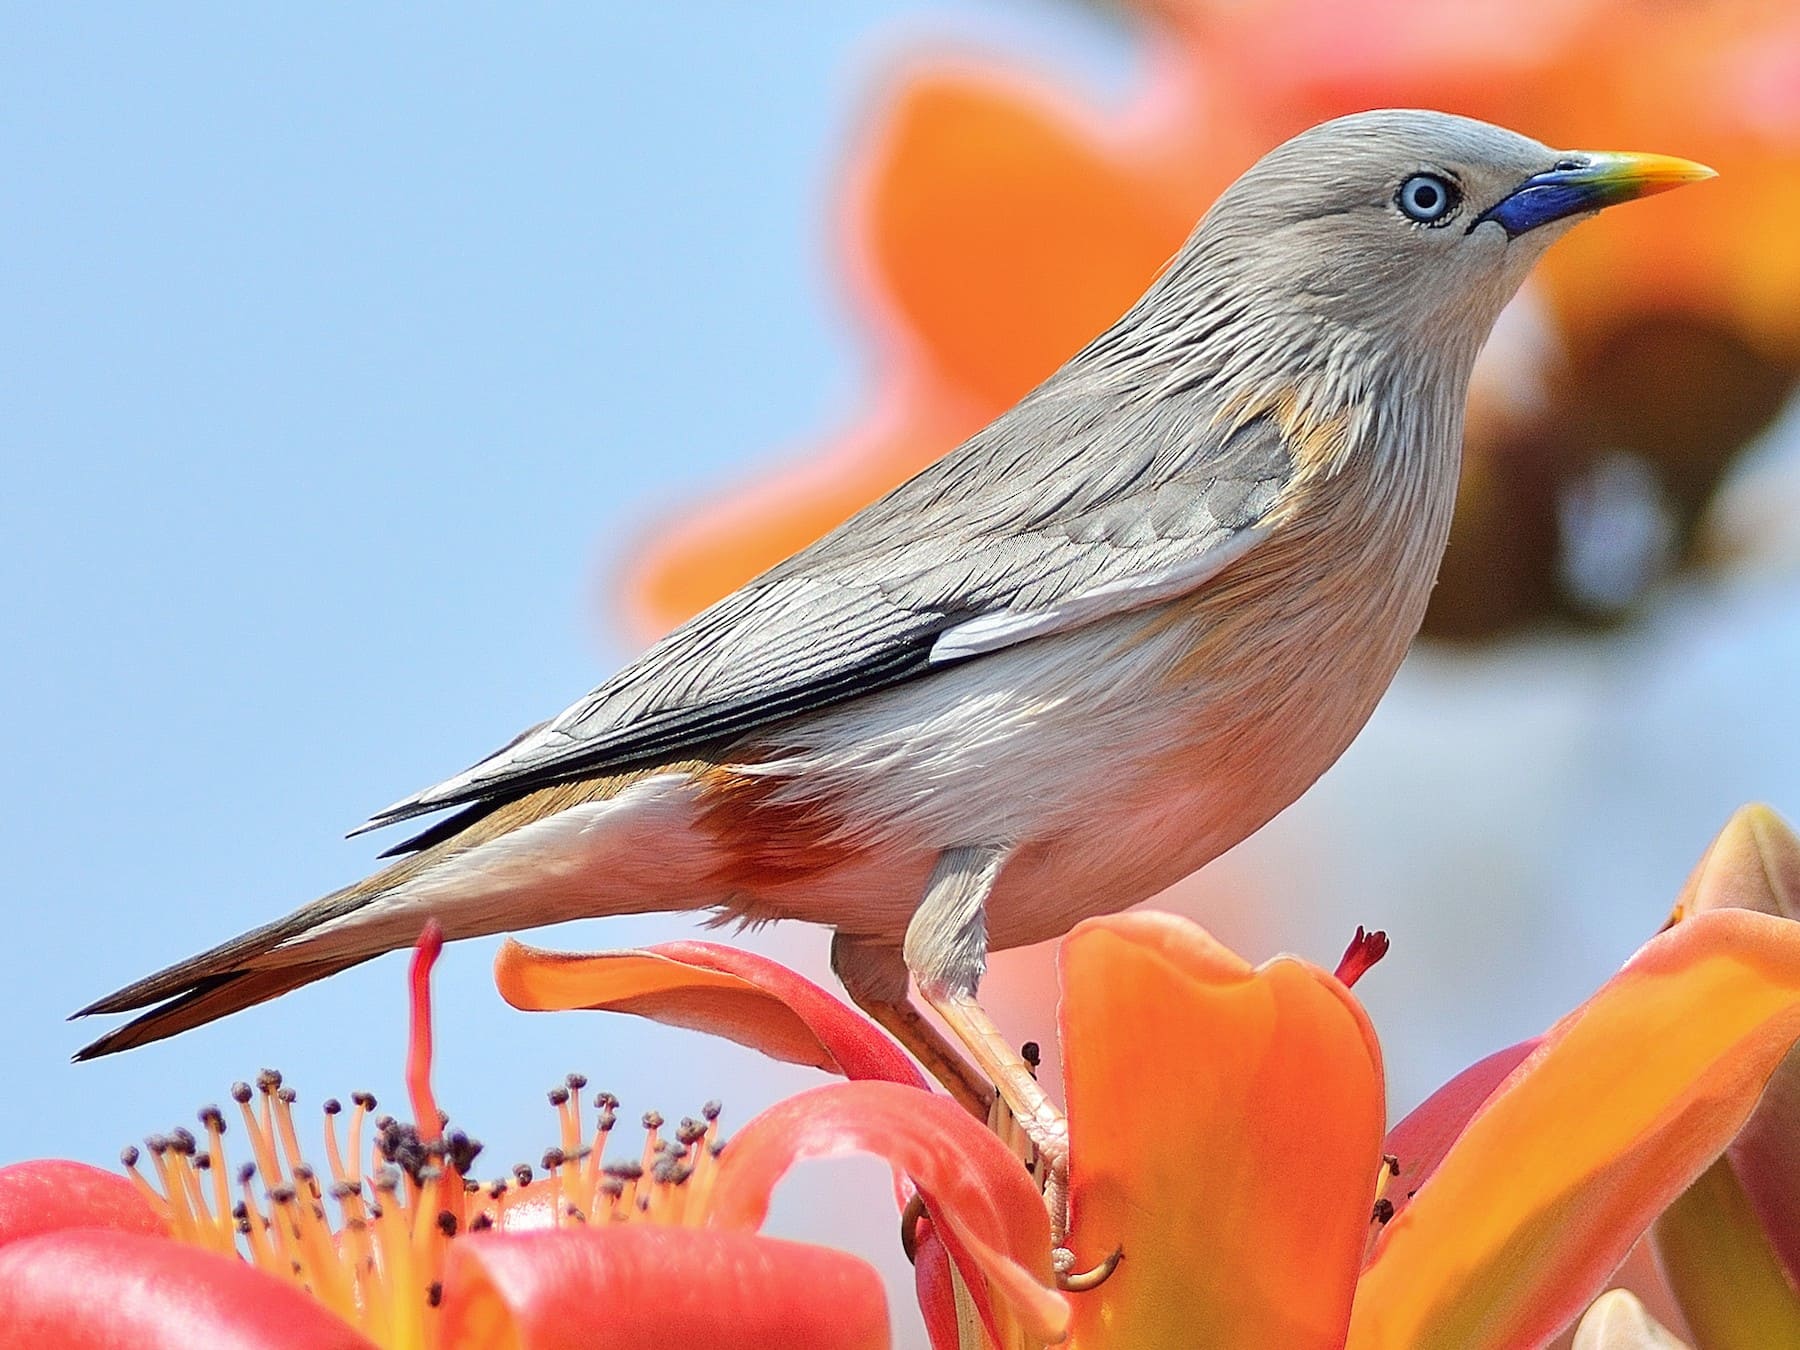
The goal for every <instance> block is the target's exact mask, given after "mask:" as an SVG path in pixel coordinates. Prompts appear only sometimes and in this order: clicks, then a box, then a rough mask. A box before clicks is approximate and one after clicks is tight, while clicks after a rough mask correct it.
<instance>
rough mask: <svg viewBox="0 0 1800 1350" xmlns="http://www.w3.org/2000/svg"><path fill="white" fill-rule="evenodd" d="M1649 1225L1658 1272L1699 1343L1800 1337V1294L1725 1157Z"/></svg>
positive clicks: (1736, 1345) (1715, 1345)
mask: <svg viewBox="0 0 1800 1350" xmlns="http://www.w3.org/2000/svg"><path fill="white" fill-rule="evenodd" d="M1651 1231H1652V1233H1653V1234H1654V1236H1655V1242H1656V1257H1657V1261H1658V1262H1659V1263H1660V1264H1661V1266H1662V1269H1663V1276H1664V1278H1665V1279H1667V1280H1668V1283H1669V1288H1670V1289H1671V1290H1672V1291H1673V1292H1674V1295H1675V1300H1676V1302H1677V1303H1679V1304H1680V1305H1681V1314H1682V1316H1683V1317H1685V1318H1686V1319H1687V1324H1688V1327H1689V1328H1690V1329H1691V1330H1692V1331H1693V1333H1694V1336H1695V1337H1696V1339H1698V1340H1699V1342H1700V1344H1702V1345H1704V1346H1706V1347H1707V1350H1759V1347H1763V1346H1775V1345H1794V1344H1797V1343H1800V1296H1796V1294H1795V1292H1794V1286H1793V1285H1791V1284H1789V1283H1788V1278H1787V1276H1786V1274H1785V1273H1783V1271H1782V1269H1781V1262H1780V1260H1779V1259H1777V1257H1776V1255H1775V1252H1774V1250H1773V1249H1772V1248H1771V1247H1770V1246H1769V1241H1768V1238H1767V1237H1765V1236H1764V1234H1763V1231H1762V1226H1761V1225H1760V1224H1759V1223H1758V1222H1757V1218H1756V1213H1755V1211H1754V1210H1752V1209H1751V1207H1750V1199H1749V1197H1748V1196H1747V1195H1745V1194H1744V1188H1743V1187H1742V1186H1740V1185H1739V1184H1738V1179H1737V1176H1736V1174H1734V1173H1733V1171H1732V1170H1731V1163H1730V1162H1729V1161H1728V1160H1727V1159H1725V1158H1720V1159H1719V1160H1718V1161H1717V1162H1715V1163H1714V1164H1713V1165H1712V1166H1711V1167H1709V1168H1707V1169H1706V1171H1705V1172H1704V1173H1702V1174H1701V1177H1700V1180H1698V1181H1696V1182H1695V1183H1694V1184H1693V1185H1692V1186H1689V1187H1688V1188H1687V1190H1686V1191H1685V1192H1683V1193H1682V1195H1681V1198H1680V1199H1678V1200H1676V1201H1675V1203H1674V1204H1672V1205H1670V1206H1669V1208H1668V1209H1667V1210H1665V1211H1664V1212H1663V1215H1662V1217H1661V1218H1659V1219H1658V1220H1657V1221H1656V1227H1655V1228H1654V1229H1652V1230H1651Z"/></svg>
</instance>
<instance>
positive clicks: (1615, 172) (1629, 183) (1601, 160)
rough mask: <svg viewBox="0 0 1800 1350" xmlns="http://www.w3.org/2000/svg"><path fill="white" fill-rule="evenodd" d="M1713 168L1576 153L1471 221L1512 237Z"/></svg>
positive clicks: (1696, 178)
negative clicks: (1487, 223)
mask: <svg viewBox="0 0 1800 1350" xmlns="http://www.w3.org/2000/svg"><path fill="white" fill-rule="evenodd" d="M1714 176H1715V175H1714V173H1713V171H1712V170H1711V169H1709V168H1707V167H1706V166H1705V165H1704V164H1695V163H1694V162H1693V161H1692V160H1686V159H1675V158H1674V157H1672V156H1670V155H1625V154H1609V153H1594V154H1572V155H1565V156H1564V157H1563V158H1561V159H1559V160H1557V161H1556V164H1555V166H1554V167H1553V168H1551V169H1549V170H1547V171H1546V172H1544V173H1539V174H1533V175H1532V176H1531V177H1530V178H1527V179H1526V180H1525V181H1524V182H1523V183H1521V184H1519V186H1518V187H1516V188H1514V189H1513V190H1512V191H1511V192H1510V193H1508V194H1507V195H1506V196H1504V197H1502V198H1501V199H1500V200H1499V201H1497V202H1495V203H1494V205H1492V206H1490V207H1489V208H1488V209H1487V210H1485V211H1483V212H1482V213H1481V214H1480V215H1479V216H1477V217H1476V218H1475V219H1474V220H1473V221H1472V222H1471V223H1470V225H1469V230H1468V232H1469V233H1473V232H1474V230H1475V227H1476V226H1478V225H1482V224H1485V223H1486V222H1488V221H1490V220H1491V221H1493V222H1494V223H1495V224H1497V225H1498V226H1500V228H1501V229H1503V230H1505V231H1506V237H1507V238H1508V239H1517V238H1518V237H1519V236H1520V235H1522V234H1526V233H1528V232H1530V231H1532V230H1535V229H1537V228H1538V227H1539V226H1541V225H1548V224H1550V223H1551V222H1552V221H1557V220H1563V219H1566V218H1567V217H1569V216H1575V215H1582V214H1584V213H1586V212H1589V211H1598V210H1601V209H1602V208H1603V207H1608V206H1616V205H1618V204H1619V203H1620V202H1628V201H1633V200H1635V199H1637V198H1639V197H1648V196H1650V195H1651V194H1652V193H1655V192H1667V191H1668V190H1669V189H1670V188H1677V187H1680V186H1681V185H1682V184H1684V183H1697V182H1700V181H1701V180H1702V179H1706V178H1712V177H1714Z"/></svg>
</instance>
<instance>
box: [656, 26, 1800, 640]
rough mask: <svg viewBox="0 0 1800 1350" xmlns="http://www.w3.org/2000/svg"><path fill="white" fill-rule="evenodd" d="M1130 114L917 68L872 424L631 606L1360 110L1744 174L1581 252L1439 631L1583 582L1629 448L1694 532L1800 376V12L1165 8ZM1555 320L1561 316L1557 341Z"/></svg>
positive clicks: (885, 138)
mask: <svg viewBox="0 0 1800 1350" xmlns="http://www.w3.org/2000/svg"><path fill="white" fill-rule="evenodd" d="M1138 8H1140V9H1141V10H1143V11H1144V12H1145V16H1146V18H1147V20H1148V24H1147V29H1146V40H1147V44H1148V53H1147V55H1148V62H1147V65H1148V71H1149V74H1148V76H1147V78H1146V80H1145V84H1144V87H1143V88H1142V89H1141V90H1140V91H1139V92H1138V95H1137V97H1136V98H1135V99H1134V100H1133V101H1131V102H1130V103H1129V104H1128V106H1126V107H1125V108H1124V109H1123V110H1121V111H1117V112H1112V111H1106V110H1102V109H1100V108H1097V107H1093V106H1090V105H1088V104H1085V103H1083V102H1082V101H1081V100H1079V99H1077V98H1075V97H1072V96H1071V95H1069V94H1068V93H1066V92H1064V91H1063V90H1062V89H1060V88H1058V87H1057V86H1056V85H1055V84H1053V83H1052V82H1051V81H1050V80H1048V79H1046V78H1044V77H1041V76H1036V75H1033V74H1031V73H1030V72H1028V71H1024V70H1021V69H1019V68H1017V67H1015V66H1013V65H1009V64H1002V63H996V62H981V61H973V60H966V59H964V60H944V59H935V60H929V61H923V62H919V61H915V62H914V63H912V64H911V65H909V66H908V67H906V68H905V69H904V70H902V71H901V72H899V73H898V74H897V75H896V76H895V78H894V79H893V82H892V84H891V86H890V88H889V89H888V90H887V91H886V92H885V93H884V94H883V95H882V96H881V97H880V98H879V99H878V109H877V111H876V113H875V115H874V116H873V117H872V118H871V119H869V122H870V126H871V130H870V131H869V132H868V133H867V134H866V135H865V137H864V139H863V141H862V143H861V144H860V145H859V147H858V148H857V150H856V151H855V152H854V154H853V156H852V161H851V163H852V168H851V172H850V175H849V188H848V193H847V198H848V200H847V204H846V209H845V211H844V216H845V232H846V234H847V235H848V250H847V252H848V254H849V257H850V273H851V282H852V287H853V291H854V295H855V299H856V301H857V306H858V309H859V310H860V312H861V314H862V316H863V318H864V320H865V324H866V327H867V328H868V330H869V333H870V338H871V342H872V345H873V347H874V349H875V352H876V362H875V371H876V374H875V381H874V387H873V391H872V394H871V396H870V398H869V400H868V411H866V412H865V413H864V414H863V415H862V416H860V417H859V418H857V419H855V420H854V421H853V422H852V424H851V425H850V426H849V427H848V428H846V429H844V430H842V431H840V432H837V433H835V434H833V435H831V436H829V437H827V438H826V439H825V440H824V442H823V443H822V444H821V445H819V446H817V447H815V448H812V449H809V450H806V451H803V452H802V453H801V454H800V455H799V456H797V457H796V464H795V466H794V467H791V468H789V469H787V470H785V471H783V472H780V473H777V474H774V475H770V476H767V477H764V478H760V479H758V480H757V481H755V482H753V483H752V484H751V485H750V486H749V487H748V488H747V489H745V488H742V487H738V488H734V489H733V490H732V491H731V492H730V493H728V494H724V495H722V496H720V497H719V498H717V499H715V500H714V501H713V502H711V503H709V504H708V505H706V506H705V507H703V508H702V509H701V510H699V511H698V512H696V513H693V514H690V515H686V516H684V517H683V518H682V519H681V520H679V521H677V522H675V523H673V524H672V525H670V526H668V527H667V528H665V529H664V530H662V531H660V532H659V533H658V534H657V536H656V537H655V538H654V539H652V540H650V541H648V542H647V545H646V547H645V548H644V549H643V550H642V551H640V552H639V554H638V555H637V557H636V559H635V561H634V563H633V569H632V571H631V573H630V575H629V576H628V577H627V578H626V586H625V593H626V601H627V605H628V608H629V615H630V618H631V620H632V622H633V624H634V625H635V627H636V628H637V629H638V630H639V631H640V632H641V633H644V634H651V633H656V632H660V631H662V630H663V629H665V628H667V627H668V626H670V625H671V624H673V623H675V622H677V621H679V620H681V619H684V618H686V617H687V616H688V615H690V614H692V613H693V612H695V611H696V610H697V609H699V608H701V607H702V606H703V605H704V604H706V603H708V602H710V601H711V600H713V599H716V598H717V597H718V596H720V595H722V594H724V593H725V592H727V591H729V590H731V589H733V588H734V587H736V586H737V585H739V584H741V583H742V582H744V581H746V580H748V579H749V578H750V577H751V576H753V575H755V574H756V573H757V572H759V571H761V570H762V569H763V568H765V567H767V566H769V565H770V564H772V563H774V562H776V561H778V560H779V559H781V558H782V557H784V556H786V555H787V554H788V553H790V552H792V551H793V550H795V549H797V548H799V547H801V546H803V545H805V544H807V543H809V542H811V541H812V540H813V539H815V538H816V537H818V535H820V534H821V533H823V532H824V531H825V530H826V529H827V528H829V527H830V526H832V525H834V524H836V523H837V522H838V521H840V520H842V519H843V518H844V517H845V516H847V515H849V514H850V513H851V512H852V511H854V510H856V509H857V508H859V507H861V506H862V505H864V504H866V503H867V502H869V501H871V500H873V499H874V498H875V497H876V496H877V495H879V494H880V493H881V492H883V491H885V490H886V489H888V488H890V487H892V486H893V485H894V484H896V483H898V482H900V481H901V480H903V479H904V478H906V477H908V476H910V475H911V474H912V473H914V472H916V471H917V470H918V469H919V468H921V467H923V466H924V465H925V464H927V463H929V462H930V461H932V460H933V459H936V458H937V457H938V456H940V455H942V454H943V453H944V452H946V451H947V450H949V449H951V448H952V447H953V446H955V445H956V444H957V443H958V442H959V441H960V440H962V439H963V438H964V437H966V436H967V435H969V434H970V433H971V432H973V431H975V430H976V429H978V428H979V427H980V426H981V425H982V424H984V423H985V422H987V421H989V420H990V419H992V418H993V417H994V416H995V415H997V414H998V413H999V412H1001V411H1002V410H1003V409H1005V408H1006V407H1007V406H1008V405H1009V404H1011V403H1012V402H1014V401H1015V400H1016V399H1018V398H1019V396H1020V395H1022V394H1023V393H1025V392H1026V391H1027V390H1028V389H1030V388H1031V387H1032V386H1033V385H1034V384H1036V383H1037V382H1038V381H1039V380H1041V379H1043V378H1044V377H1045V376H1046V375H1048V374H1049V373H1050V372H1051V371H1052V370H1053V369H1054V368H1055V367H1056V366H1057V365H1058V364H1060V363H1061V362H1062V361H1063V360H1064V359H1066V358H1067V357H1068V356H1069V355H1070V354H1071V353H1073V352H1074V351H1075V350H1076V349H1077V348H1078V347H1079V346H1080V345H1081V344H1082V343H1084V342H1086V341H1087V340H1088V339H1089V338H1090V337H1092V336H1093V335H1094V334H1095V333H1097V332H1099V331H1101V329H1103V328H1104V327H1105V326H1106V325H1107V324H1109V323H1111V322H1112V321H1113V320H1114V319H1115V318H1116V317H1117V316H1118V315H1119V314H1121V313H1122V312H1123V311H1124V310H1125V308H1126V307H1127V306H1128V305H1129V304H1130V302H1131V301H1132V300H1134V299H1135V298H1136V297H1137V295H1138V294H1139V293H1140V292H1141V291H1142V290H1143V288H1144V287H1145V285H1146V284H1147V283H1148V282H1149V280H1150V278H1151V277H1152V276H1154V275H1155V273H1156V271H1157V270H1158V269H1159V268H1160V267H1161V266H1162V265H1163V263H1164V262H1165V261H1166V260H1167V259H1168V258H1169V256H1170V255H1171V254H1172V253H1173V252H1174V251H1175V249H1176V248H1177V247H1178V246H1179V244H1180V243H1181V241H1182V239H1183V238H1184V237H1185V236H1186V234H1187V232H1188V231H1189V230H1190V229H1191V228H1192V226H1193V223H1194V222H1195V220H1197V219H1198V218H1199V216H1200V215H1201V213H1202V212H1203V211H1204V209H1205V207H1206V206H1207V205H1208V204H1209V203H1210V202H1211V200H1212V199H1213V197H1214V196H1216V195H1217V193H1218V192H1219V190H1220V189H1221V188H1223V187H1224V186H1225V185H1226V184H1227V183H1228V182H1229V181H1230V180H1231V179H1232V178H1233V177H1235V176H1236V175H1237V174H1238V173H1239V172H1241V171H1242V170H1243V169H1244V168H1246V167H1248V165H1249V164H1250V163H1251V162H1252V161H1253V160H1254V159H1255V158H1256V157H1257V155H1259V154H1260V153H1261V152H1262V151H1264V150H1266V149H1268V148H1269V147H1270V146H1272V145H1274V144H1275V143H1276V142H1278V141H1280V140H1282V139H1283V138H1285V137H1287V136H1289V135H1291V134H1293V133H1294V132H1297V131H1299V130H1301V129H1303V128H1304V127H1306V126H1308V125H1310V124H1312V123H1314V122H1317V121H1321V120H1323V119H1325V118H1328V117H1331V116H1335V115H1337V114H1340V113H1345V112H1351V111H1355V110H1359V109H1362V108H1368V107H1376V106H1382V105H1388V106H1420V107H1442V108H1447V109H1450V110H1453V111H1458V112H1465V113H1469V114H1472V115H1474V116H1478V117H1484V118H1487V119H1489V120H1491V121H1495V122H1500V123H1503V124H1507V125H1512V126H1517V127H1519V128H1521V129H1523V130H1527V131H1530V132H1533V133H1534V134H1536V135H1538V136H1540V137H1541V138H1543V139H1545V140H1548V141H1550V142H1552V143H1555V144H1560V145H1565V146H1583V145H1614V144H1627V145H1629V144H1641V145H1645V146H1651V145H1657V146H1661V145H1667V146H1671V147H1674V148H1675V149H1678V150H1680V151H1681V152H1682V153H1683V154H1689V155H1692V156H1694V157H1696V158H1699V159H1701V160H1704V161H1705V162H1706V163H1708V164H1711V165H1713V166H1714V167H1716V168H1717V169H1718V170H1719V171H1720V175H1721V181H1720V184H1719V191H1718V192H1716V193H1709V194H1707V196H1706V197H1705V198H1701V197H1699V196H1695V197H1694V198H1693V199H1692V200H1688V201H1678V202H1676V203H1674V204H1673V205H1671V206H1669V207H1668V208H1667V209H1659V210H1657V211H1644V212H1638V213H1635V214H1632V213H1626V214H1624V215H1621V217H1620V218H1619V219H1618V220H1616V221H1615V220H1610V219H1609V220H1608V222H1607V224H1606V227H1605V228H1604V229H1596V230H1592V231H1587V232H1577V233H1576V234H1575V235H1574V236H1572V238H1571V239H1570V240H1569V241H1568V242H1566V243H1564V244H1563V245H1561V246H1559V247H1558V248H1557V249H1555V250H1553V251H1552V253H1551V254H1550V256H1549V258H1548V259H1547V260H1546V262H1545V265H1544V267H1543V269H1541V272H1540V275H1539V277H1538V281H1537V284H1536V285H1535V287H1534V288H1533V290H1532V292H1531V293H1530V296H1529V297H1528V298H1527V301H1526V308H1527V312H1530V311H1537V312H1540V321H1539V323H1538V325H1537V326H1536V327H1534V325H1533V324H1532V323H1530V322H1520V323H1512V324H1505V325H1503V327H1502V331H1501V333H1500V334H1499V335H1498V336H1497V337H1496V339H1495V341H1494V342H1493V343H1492V344H1490V352H1489V353H1488V355H1487V357H1486V358H1485V359H1484V362H1483V364H1482V366H1481V367H1480V368H1479V369H1478V370H1477V375H1476V385H1475V389H1474V393H1473V406H1472V409H1471V417H1470V423H1469V433H1468V440H1469V456H1468V462H1467V475H1466V484H1465V490H1464V494H1463V501H1462V502H1461V508H1462V509H1461V512H1460V515H1459V520H1458V524H1457V534H1456V537H1455V540H1454V542H1453V545H1452V547H1451V550H1450V553H1449V555H1448V560H1447V563H1446V570H1445V574H1444V584H1443V585H1442V586H1441V587H1440V588H1439V592H1438V594H1437V596H1436V597H1435V598H1434V613H1433V615H1432V618H1431V619H1430V620H1429V621H1428V622H1429V623H1431V624H1433V625H1435V626H1436V627H1437V628H1438V629H1439V630H1441V631H1447V632H1482V631H1489V630H1492V629H1493V628H1496V627H1499V626H1503V625H1506V624H1510V623H1515V622H1518V621H1521V620H1523V619H1528V618H1530V617H1532V616H1534V615H1536V614H1540V613H1543V612H1545V611H1546V609H1553V608H1564V609H1568V608H1571V607H1574V608H1575V609H1577V610H1579V608H1580V604H1581V603H1582V601H1581V598H1580V596H1578V595H1575V594H1573V593H1570V592H1568V591H1567V589H1566V584H1565V582H1564V580H1562V579H1561V576H1562V574H1561V573H1559V570H1558V569H1559V560H1558V552H1559V547H1560V542H1559V541H1560V540H1561V533H1560V530H1561V528H1562V527H1561V526H1559V524H1558V521H1559V515H1558V511H1559V507H1560V503H1561V502H1562V499H1563V497H1564V496H1565V495H1566V494H1568V493H1569V492H1571V491H1574V490H1575V487H1576V484H1577V483H1578V481H1581V480H1583V479H1584V476H1585V475H1587V474H1588V473H1589V471H1590V470H1591V469H1592V468H1593V467H1594V465H1595V464H1596V463H1598V462H1599V461H1600V460H1602V459H1603V457H1605V456H1607V455H1611V454H1615V453H1619V452H1625V453H1629V454H1632V455H1634V456H1637V457H1639V458H1640V459H1641V460H1642V461H1643V462H1644V463H1646V464H1647V465H1649V466H1650V471H1651V477H1652V478H1653V479H1659V480H1660V488H1659V490H1660V491H1661V493H1662V494H1663V495H1664V496H1665V497H1666V498H1667V504H1668V509H1669V510H1670V511H1671V512H1672V514H1673V518H1674V519H1673V523H1674V525H1675V527H1676V531H1677V534H1678V536H1679V539H1678V542H1683V541H1685V539H1686V537H1687V535H1688V533H1689V532H1690V531H1691V529H1692V526H1693V524H1694V522H1695V519H1696V518H1697V516H1698V514H1699V511H1700V509H1701V507H1702V506H1703V505H1704V503H1705V501H1706V499H1707V498H1708V496H1709V495H1710V493H1711V490H1712V487H1713V485H1714V483H1715V482H1716V481H1717V479H1718V477H1719V475H1720V473H1721V472H1722V470H1723V468H1724V466H1725V465H1726V464H1727V462H1728V461H1729V460H1730V458H1731V456H1732V455H1733V454H1734V453H1735V452H1736V450H1737V449H1738V448H1739V447H1740V446H1742V445H1743V444H1745V443H1746V442H1747V441H1748V440H1750V439H1751V438H1752V437H1753V436H1754V435H1755V433H1756V432H1757V431H1758V430H1760V429H1761V427H1763V426H1764V425H1766V424H1767V423H1768V421H1769V420H1770V419H1771V418H1772V417H1773V416H1774V414H1775V412H1776V411H1777V409H1778V408H1779V407H1780V405H1781V401H1782V398H1783V396H1784V394H1785V392H1786V391H1787V390H1788V389H1790V388H1791V387H1792V385H1793V382H1794V379H1795V376H1796V373H1800V251H1796V250H1795V249H1794V248H1793V247H1792V246H1791V242H1790V240H1791V233H1792V221H1793V220H1794V219H1795V217H1796V215H1800V93H1797V92H1796V91H1800V16H1796V14H1795V12H1794V11H1793V9H1792V7H1791V6H1788V5H1784V4H1781V3H1777V2H1776V0H1761V2H1759V0H1714V2H1713V3H1702V4H1693V5H1678V6H1661V7H1657V8H1655V9H1654V10H1646V9H1645V8H1644V7H1642V6H1637V5H1631V4H1628V3H1626V0H1531V3H1529V4H1528V5H1526V6H1525V7H1524V9H1523V10H1521V7H1520V5H1519V4H1518V3H1516V0H1512V2H1509V3H1505V4H1501V3H1498V0H1478V3H1474V4H1459V5H1443V6H1436V7H1429V6H1419V5H1412V4H1401V3H1398V2H1397V0H1355V2H1354V3H1351V4H1341V3H1337V0H1259V3H1254V4H1219V3H1206V2H1204V0H1161V2H1160V3H1157V2H1153V0H1142V2H1141V3H1140V4H1139V6H1138ZM1540 329H1541V330H1542V331H1540Z"/></svg>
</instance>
